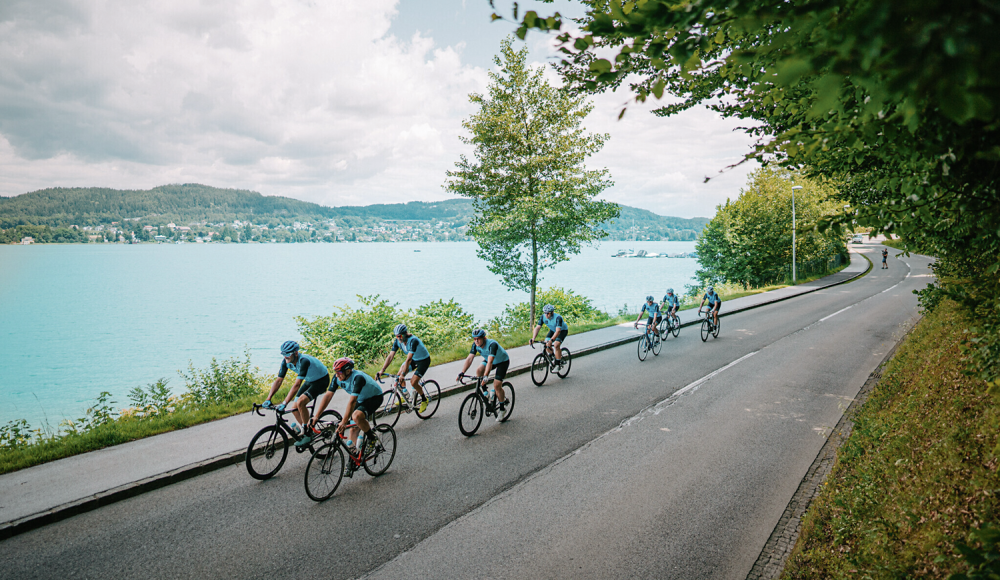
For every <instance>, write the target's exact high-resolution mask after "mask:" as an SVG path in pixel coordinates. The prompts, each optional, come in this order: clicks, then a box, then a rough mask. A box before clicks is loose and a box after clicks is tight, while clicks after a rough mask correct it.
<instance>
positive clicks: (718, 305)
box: [712, 302, 722, 326]
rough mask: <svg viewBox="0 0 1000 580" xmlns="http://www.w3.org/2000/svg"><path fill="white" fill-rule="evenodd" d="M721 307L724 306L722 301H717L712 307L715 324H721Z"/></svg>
mask: <svg viewBox="0 0 1000 580" xmlns="http://www.w3.org/2000/svg"><path fill="white" fill-rule="evenodd" d="M719 308H722V302H716V303H715V306H714V307H712V318H713V320H715V325H716V326H718V325H719Z"/></svg>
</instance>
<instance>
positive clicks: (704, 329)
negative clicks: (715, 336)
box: [701, 320, 712, 342]
mask: <svg viewBox="0 0 1000 580" xmlns="http://www.w3.org/2000/svg"><path fill="white" fill-rule="evenodd" d="M711 330H712V323H711V322H709V321H708V320H702V321H701V341H702V342H705V341H706V340H708V333H709V331H711Z"/></svg>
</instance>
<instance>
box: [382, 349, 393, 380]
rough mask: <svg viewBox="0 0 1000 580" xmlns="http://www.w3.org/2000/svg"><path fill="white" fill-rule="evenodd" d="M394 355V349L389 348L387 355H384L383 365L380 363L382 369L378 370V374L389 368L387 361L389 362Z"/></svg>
mask: <svg viewBox="0 0 1000 580" xmlns="http://www.w3.org/2000/svg"><path fill="white" fill-rule="evenodd" d="M395 356H396V351H395V350H390V351H389V356H387V357H385V364H384V365H382V370H380V371H379V372H378V374H382V373H384V372H385V369H387V368H389V363H391V362H392V359H393V358H394V357H395Z"/></svg>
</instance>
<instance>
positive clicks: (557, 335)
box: [545, 328, 569, 342]
mask: <svg viewBox="0 0 1000 580" xmlns="http://www.w3.org/2000/svg"><path fill="white" fill-rule="evenodd" d="M567 334H569V330H567V329H565V328H560V329H559V332H552V331H551V330H550V331H549V333H548V334H546V335H545V340H548V339H550V338H551V339H552V342H556V341H557V340H558V341H559V342H562V341H564V340H566V335H567Z"/></svg>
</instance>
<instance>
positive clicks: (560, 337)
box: [552, 329, 566, 361]
mask: <svg viewBox="0 0 1000 580" xmlns="http://www.w3.org/2000/svg"><path fill="white" fill-rule="evenodd" d="M564 340H566V331H565V330H561V329H560V330H559V332H557V333H556V334H555V336H553V337H552V352H554V353H555V355H556V360H557V361H561V360H562V348H560V347H561V346H562V343H563V341H564Z"/></svg>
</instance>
